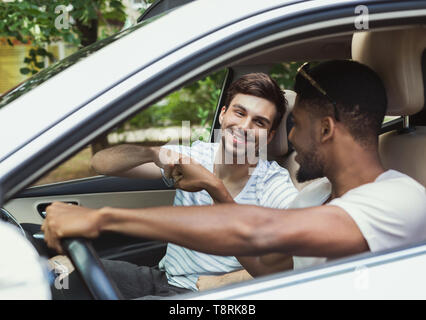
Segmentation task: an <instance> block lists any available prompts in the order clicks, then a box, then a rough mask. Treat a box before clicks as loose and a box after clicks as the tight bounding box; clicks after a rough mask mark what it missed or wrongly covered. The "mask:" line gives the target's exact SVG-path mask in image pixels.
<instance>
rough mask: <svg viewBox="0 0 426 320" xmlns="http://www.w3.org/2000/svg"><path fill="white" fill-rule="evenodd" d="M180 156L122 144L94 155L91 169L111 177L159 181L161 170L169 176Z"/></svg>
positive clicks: (169, 151)
mask: <svg viewBox="0 0 426 320" xmlns="http://www.w3.org/2000/svg"><path fill="white" fill-rule="evenodd" d="M180 156H181V155H180V154H179V153H177V152H174V151H172V150H168V149H165V148H161V147H144V146H138V145H132V144H122V145H118V146H115V147H111V148H108V149H104V150H101V151H99V152H98V153H96V154H95V155H94V156H93V158H92V167H93V168H94V169H95V171H96V172H98V173H100V174H105V175H111V176H120V177H129V178H144V179H160V178H161V171H160V168H163V169H164V171H165V175H166V176H170V175H171V170H172V168H173V164H174V163H176V162H177V160H178V159H179V157H180Z"/></svg>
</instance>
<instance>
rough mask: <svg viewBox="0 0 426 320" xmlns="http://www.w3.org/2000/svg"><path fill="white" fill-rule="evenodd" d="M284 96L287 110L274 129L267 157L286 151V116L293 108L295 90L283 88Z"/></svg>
mask: <svg viewBox="0 0 426 320" xmlns="http://www.w3.org/2000/svg"><path fill="white" fill-rule="evenodd" d="M284 93H285V95H284V96H285V98H286V99H287V102H288V105H287V110H286V112H285V114H284V116H283V118H282V119H281V123H280V125H279V126H278V128H277V129H276V132H275V136H274V138H273V139H272V141H271V142H270V143H269V144H268V158H269V159H272V158H278V157H282V156H284V155H285V154H287V152H288V138H287V117H288V115H289V114H290V112H291V111H292V110H293V107H294V102H295V100H296V92H294V91H292V90H284Z"/></svg>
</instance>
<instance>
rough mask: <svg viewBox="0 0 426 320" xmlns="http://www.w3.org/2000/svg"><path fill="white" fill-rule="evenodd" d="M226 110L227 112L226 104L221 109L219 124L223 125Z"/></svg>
mask: <svg viewBox="0 0 426 320" xmlns="http://www.w3.org/2000/svg"><path fill="white" fill-rule="evenodd" d="M225 112H226V106H223V107H222V109H221V110H220V114H219V124H220V125H222V122H223V117H224V115H225Z"/></svg>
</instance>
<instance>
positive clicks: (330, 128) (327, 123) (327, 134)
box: [320, 117, 336, 143]
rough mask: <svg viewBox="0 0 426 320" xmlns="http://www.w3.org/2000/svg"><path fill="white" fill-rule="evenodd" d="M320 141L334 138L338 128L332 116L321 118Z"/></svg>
mask: <svg viewBox="0 0 426 320" xmlns="http://www.w3.org/2000/svg"><path fill="white" fill-rule="evenodd" d="M320 130H321V132H320V141H321V142H322V143H324V142H327V141H329V140H330V139H332V138H333V136H334V134H335V130H336V123H335V120H334V119H333V118H332V117H325V118H323V119H322V120H321V128H320Z"/></svg>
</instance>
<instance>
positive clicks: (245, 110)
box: [232, 103, 271, 124]
mask: <svg viewBox="0 0 426 320" xmlns="http://www.w3.org/2000/svg"><path fill="white" fill-rule="evenodd" d="M232 107H235V108H238V109H241V110H243V111H244V112H247V109H246V108H244V107H243V106H242V105H240V104H238V103H237V104H233V105H232ZM255 118H256V119H258V120H262V121H265V122H266V123H267V124H270V123H271V121H270V120H269V119H268V118H265V117H262V116H255Z"/></svg>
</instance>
